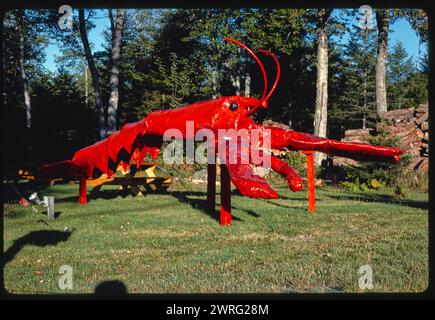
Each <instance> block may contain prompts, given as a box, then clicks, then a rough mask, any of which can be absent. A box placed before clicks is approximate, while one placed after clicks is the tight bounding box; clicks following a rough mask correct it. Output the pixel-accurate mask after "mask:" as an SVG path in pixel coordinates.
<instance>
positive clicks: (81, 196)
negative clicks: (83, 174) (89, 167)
mask: <svg viewBox="0 0 435 320" xmlns="http://www.w3.org/2000/svg"><path fill="white" fill-rule="evenodd" d="M86 182H87V179H86V178H81V179H80V187H79V204H86V203H87V202H88V198H87V195H86V192H87V188H86Z"/></svg>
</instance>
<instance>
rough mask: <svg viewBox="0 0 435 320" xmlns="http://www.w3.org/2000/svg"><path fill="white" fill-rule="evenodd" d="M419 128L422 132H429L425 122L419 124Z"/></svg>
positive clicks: (427, 123) (427, 124)
mask: <svg viewBox="0 0 435 320" xmlns="http://www.w3.org/2000/svg"><path fill="white" fill-rule="evenodd" d="M420 128H421V130H422V131H423V132H426V131H429V122H427V121H425V122H423V123H422V124H421V126H420Z"/></svg>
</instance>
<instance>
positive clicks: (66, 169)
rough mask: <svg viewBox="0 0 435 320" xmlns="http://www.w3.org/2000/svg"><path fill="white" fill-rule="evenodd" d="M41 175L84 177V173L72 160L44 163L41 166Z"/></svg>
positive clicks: (46, 176)
mask: <svg viewBox="0 0 435 320" xmlns="http://www.w3.org/2000/svg"><path fill="white" fill-rule="evenodd" d="M39 176H41V177H44V178H51V179H54V178H62V177H83V176H84V174H83V172H82V170H80V168H79V167H77V166H76V165H74V164H73V163H72V162H71V160H65V161H60V162H56V163H52V164H46V165H43V166H42V167H41V168H39Z"/></svg>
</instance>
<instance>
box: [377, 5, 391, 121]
mask: <svg viewBox="0 0 435 320" xmlns="http://www.w3.org/2000/svg"><path fill="white" fill-rule="evenodd" d="M376 22H377V25H378V50H377V57H376V111H377V114H378V115H382V114H383V113H385V112H387V111H388V106H387V87H386V79H385V78H386V71H385V61H386V59H387V51H388V29H389V25H390V12H389V9H378V10H376Z"/></svg>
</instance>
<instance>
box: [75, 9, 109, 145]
mask: <svg viewBox="0 0 435 320" xmlns="http://www.w3.org/2000/svg"><path fill="white" fill-rule="evenodd" d="M78 10H79V29H80V37H81V39H82V43H83V48H84V51H85V56H86V60H87V62H88V66H89V70H90V71H91V77H92V86H93V88H94V91H95V106H96V107H97V112H98V133H99V136H100V140H103V139H105V138H106V123H105V118H104V107H103V100H102V97H101V87H100V76H99V75H98V70H97V68H96V66H95V62H94V58H93V57H92V53H91V47H90V46H89V40H88V35H87V33H86V24H85V12H84V9H78Z"/></svg>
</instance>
